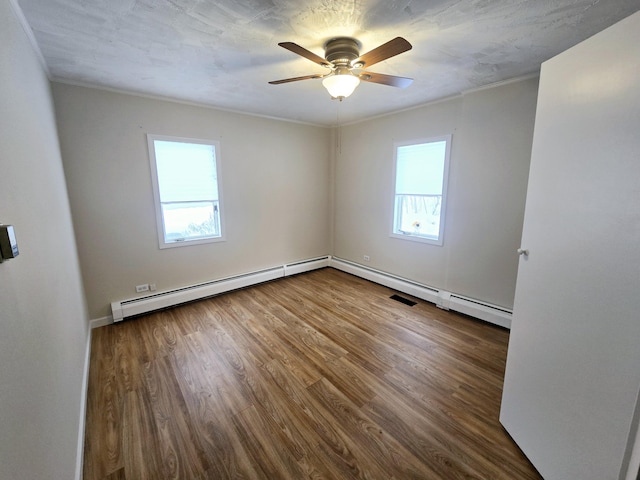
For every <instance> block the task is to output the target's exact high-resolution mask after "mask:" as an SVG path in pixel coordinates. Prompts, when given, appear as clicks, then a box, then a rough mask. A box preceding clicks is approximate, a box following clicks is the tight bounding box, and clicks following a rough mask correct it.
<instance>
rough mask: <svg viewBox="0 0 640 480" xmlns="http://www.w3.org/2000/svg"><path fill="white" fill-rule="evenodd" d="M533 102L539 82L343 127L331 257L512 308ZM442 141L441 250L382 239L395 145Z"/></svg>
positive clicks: (387, 218) (388, 211) (386, 235)
mask: <svg viewBox="0 0 640 480" xmlns="http://www.w3.org/2000/svg"><path fill="white" fill-rule="evenodd" d="M536 95H537V79H529V80H523V81H519V82H513V83H509V84H506V85H501V86H495V87H493V88H487V89H483V90H480V91H475V92H470V93H467V94H465V95H462V96H459V97H456V98H452V99H449V100H444V101H441V102H439V103H435V104H431V105H428V106H425V107H422V108H418V109H414V110H410V111H406V112H401V113H398V114H396V115H391V116H386V117H381V118H378V119H373V120H371V121H368V122H362V123H358V124H354V125H350V126H345V127H342V128H341V131H340V132H338V152H337V158H336V165H335V171H336V174H335V175H336V178H335V246H334V255H336V256H337V257H340V258H344V259H347V260H351V261H354V262H357V263H361V264H366V265H367V266H370V267H373V268H376V269H379V270H382V271H386V272H390V273H393V274H396V275H399V276H402V277H405V278H407V279H410V280H414V281H417V282H420V283H423V284H426V285H430V286H433V287H437V288H440V289H444V290H447V291H451V292H455V293H458V294H462V295H465V296H468V297H471V298H475V299H478V300H482V301H485V302H488V303H492V304H495V305H499V306H502V307H506V308H511V307H512V306H513V295H514V291H515V281H516V272H517V265H518V256H517V255H516V253H515V251H516V249H517V248H518V247H519V242H520V235H521V228H522V219H523V215H524V202H525V192H526V185H527V177H528V171H529V159H530V155H531V141H532V136H533V123H534V118H535V106H536ZM449 133H451V134H453V139H452V151H451V160H450V174H449V198H448V207H447V220H446V226H445V231H444V245H443V246H442V247H439V246H434V245H428V244H423V243H417V242H411V241H407V240H401V239H397V238H391V237H389V233H390V231H391V222H392V219H391V215H392V207H393V188H394V186H393V143H394V142H397V141H403V140H412V139H420V138H429V137H434V136H439V135H444V134H449ZM364 255H369V256H370V258H371V261H370V262H364V261H363V256H364Z"/></svg>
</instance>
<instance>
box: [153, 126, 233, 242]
mask: <svg viewBox="0 0 640 480" xmlns="http://www.w3.org/2000/svg"><path fill="white" fill-rule="evenodd" d="M156 140H157V141H165V142H175V143H195V144H200V145H208V146H211V147H213V149H214V152H215V164H216V180H217V188H218V215H219V224H220V235H219V236H208V237H199V238H193V239H188V238H185V239H177V240H170V241H167V240H165V226H164V220H163V215H162V203H161V201H160V187H159V182H158V167H157V163H156V152H155V143H154V142H155V141H156ZM147 144H148V148H149V162H150V166H151V183H152V186H153V199H154V204H155V210H156V226H157V231H158V246H159V247H160V248H161V249H163V248H174V247H186V246H190V245H202V244H206V243H215V242H223V241H225V240H226V237H225V226H224V214H223V211H222V205H223V201H222V182H221V181H220V179H221V178H222V177H221V175H220V171H221V166H220V164H221V161H220V142H218V141H216V140H206V139H198V138H186V137H174V136H167V135H153V134H147Z"/></svg>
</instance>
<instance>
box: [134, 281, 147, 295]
mask: <svg viewBox="0 0 640 480" xmlns="http://www.w3.org/2000/svg"><path fill="white" fill-rule="evenodd" d="M148 291H149V284H148V283H145V284H144V285H136V293H141V292H148Z"/></svg>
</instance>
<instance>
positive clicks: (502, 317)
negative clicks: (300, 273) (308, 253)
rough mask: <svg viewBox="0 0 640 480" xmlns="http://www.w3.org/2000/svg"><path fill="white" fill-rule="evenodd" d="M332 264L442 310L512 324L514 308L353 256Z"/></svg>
mask: <svg viewBox="0 0 640 480" xmlns="http://www.w3.org/2000/svg"><path fill="white" fill-rule="evenodd" d="M329 266H330V267H332V268H335V269H337V270H342V271H343V272H347V273H350V274H352V275H355V276H357V277H360V278H364V279H366V280H370V281H372V282H374V283H378V284H380V285H384V286H385V287H389V288H392V289H393V290H397V291H399V292H402V293H406V294H407V295H411V296H414V297H416V298H420V299H422V300H426V301H427V302H431V303H434V304H435V305H436V306H437V307H438V308H441V309H443V310H454V311H456V312H459V313H464V314H465V315H469V316H471V317H474V318H478V319H480V320H484V321H485V322H489V323H492V324H494V325H499V326H501V327H504V328H511V316H512V312H511V310H508V309H506V308H503V307H499V306H496V305H492V304H490V303H486V302H481V301H479V300H474V299H471V298H467V297H464V296H462V295H458V294H456V293H451V292H447V291H445V290H440V289H437V288H435V287H430V286H428V285H422V284H419V283H417V282H413V281H411V280H407V279H405V278H402V277H399V276H397V275H393V274H390V273H387V272H383V271H380V270H376V269H373V268H370V267H367V266H365V265H360V264H359V263H356V262H352V261H350V260H344V259H341V258H337V257H331V259H330V261H329Z"/></svg>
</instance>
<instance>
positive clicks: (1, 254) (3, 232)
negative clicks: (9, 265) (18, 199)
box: [0, 225, 20, 262]
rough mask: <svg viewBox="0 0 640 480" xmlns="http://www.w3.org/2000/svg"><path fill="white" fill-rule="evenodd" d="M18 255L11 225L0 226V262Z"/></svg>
mask: <svg viewBox="0 0 640 480" xmlns="http://www.w3.org/2000/svg"><path fill="white" fill-rule="evenodd" d="M19 253H20V252H19V251H18V242H16V235H15V233H14V231H13V225H0V262H2V261H4V260H8V259H10V258H15V257H17V256H18V254H19Z"/></svg>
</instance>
